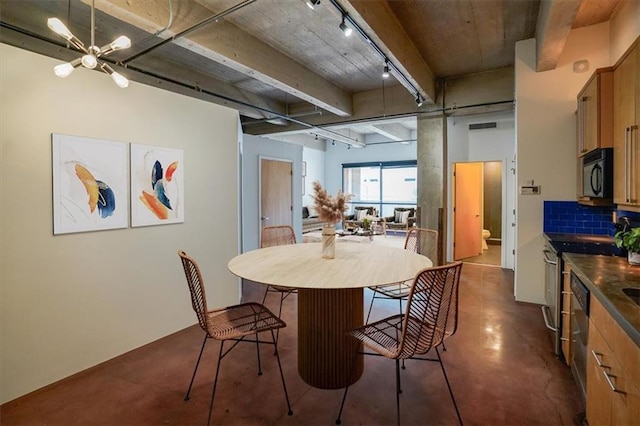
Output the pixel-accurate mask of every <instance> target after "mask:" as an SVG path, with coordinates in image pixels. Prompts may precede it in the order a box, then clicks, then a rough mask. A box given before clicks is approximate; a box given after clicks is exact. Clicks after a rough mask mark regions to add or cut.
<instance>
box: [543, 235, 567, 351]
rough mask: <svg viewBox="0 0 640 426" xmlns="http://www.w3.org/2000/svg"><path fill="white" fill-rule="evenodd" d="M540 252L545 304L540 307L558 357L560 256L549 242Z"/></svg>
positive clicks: (560, 297) (559, 347)
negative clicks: (542, 255)
mask: <svg viewBox="0 0 640 426" xmlns="http://www.w3.org/2000/svg"><path fill="white" fill-rule="evenodd" d="M542 252H543V254H544V258H543V261H544V297H545V300H546V302H547V304H546V305H543V306H542V316H543V317H544V323H545V325H546V326H547V328H548V329H549V330H551V331H552V332H553V349H554V352H555V354H556V355H560V354H561V351H562V346H561V342H560V334H561V333H562V325H561V324H560V308H561V307H562V294H561V290H562V287H561V285H560V283H561V282H562V281H561V276H562V256H561V255H559V254H558V252H557V251H556V249H554V248H553V246H552V245H551V243H550V242H549V241H547V242H546V243H545V246H544V249H543V251H542Z"/></svg>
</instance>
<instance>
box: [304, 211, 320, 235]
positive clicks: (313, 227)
mask: <svg viewBox="0 0 640 426" xmlns="http://www.w3.org/2000/svg"><path fill="white" fill-rule="evenodd" d="M322 225H323V222H322V221H321V220H320V218H319V217H318V214H317V212H316V210H315V207H309V206H304V207H302V233H303V234H304V233H306V232H311V231H320V230H321V229H322Z"/></svg>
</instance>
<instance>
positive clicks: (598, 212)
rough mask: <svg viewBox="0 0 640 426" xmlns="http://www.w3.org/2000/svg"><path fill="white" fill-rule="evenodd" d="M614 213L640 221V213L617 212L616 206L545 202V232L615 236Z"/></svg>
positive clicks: (574, 202) (573, 202)
mask: <svg viewBox="0 0 640 426" xmlns="http://www.w3.org/2000/svg"><path fill="white" fill-rule="evenodd" d="M614 211H616V212H617V216H618V217H622V216H629V217H631V218H634V219H637V220H640V213H634V212H628V211H624V210H616V208H615V207H614V206H609V207H592V206H584V205H582V204H578V203H577V202H576V201H545V202H544V231H543V232H545V233H554V234H555V233H558V234H586V235H610V236H613V234H615V227H614V226H613V212H614Z"/></svg>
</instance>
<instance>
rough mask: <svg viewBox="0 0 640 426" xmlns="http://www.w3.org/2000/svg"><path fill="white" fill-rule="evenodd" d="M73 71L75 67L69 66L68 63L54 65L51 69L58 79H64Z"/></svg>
mask: <svg viewBox="0 0 640 426" xmlns="http://www.w3.org/2000/svg"><path fill="white" fill-rule="evenodd" d="M74 69H75V67H74V66H73V65H71V64H70V63H69V62H67V63H64V64H60V65H56V66H55V67H53V72H54V73H55V74H56V75H57V76H58V77H60V78H65V77H68V76H69V74H71V73H72V72H73V70H74Z"/></svg>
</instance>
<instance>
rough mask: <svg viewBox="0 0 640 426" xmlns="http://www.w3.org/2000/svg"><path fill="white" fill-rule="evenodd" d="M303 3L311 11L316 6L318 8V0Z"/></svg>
mask: <svg viewBox="0 0 640 426" xmlns="http://www.w3.org/2000/svg"><path fill="white" fill-rule="evenodd" d="M305 3H306V4H307V6H309V9H311V10H314V9H315V8H316V6H320V0H307V1H306V2H305Z"/></svg>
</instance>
